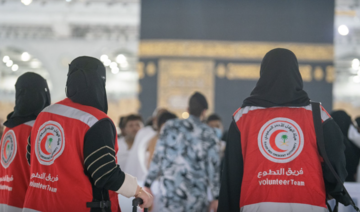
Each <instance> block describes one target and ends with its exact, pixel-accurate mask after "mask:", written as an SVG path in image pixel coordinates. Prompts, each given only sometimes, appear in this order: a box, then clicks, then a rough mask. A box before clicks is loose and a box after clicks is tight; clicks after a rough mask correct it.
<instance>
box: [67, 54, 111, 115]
mask: <svg viewBox="0 0 360 212" xmlns="http://www.w3.org/2000/svg"><path fill="white" fill-rule="evenodd" d="M105 81H106V69H105V66H104V65H103V64H102V62H101V61H100V60H98V59H96V58H93V57H87V56H82V57H78V58H76V59H74V60H73V61H72V62H71V63H70V65H69V72H68V79H67V82H66V96H67V97H68V98H69V99H71V101H73V102H75V103H79V104H82V105H87V106H92V107H95V108H97V109H99V110H101V111H103V112H104V113H107V110H108V105H107V97H106V90H105Z"/></svg>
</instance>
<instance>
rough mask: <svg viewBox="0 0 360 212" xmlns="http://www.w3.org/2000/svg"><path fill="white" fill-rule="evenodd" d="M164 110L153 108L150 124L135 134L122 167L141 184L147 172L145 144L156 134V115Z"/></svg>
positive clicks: (164, 110)
mask: <svg viewBox="0 0 360 212" xmlns="http://www.w3.org/2000/svg"><path fill="white" fill-rule="evenodd" d="M166 111H167V110H166V109H164V108H157V109H155V111H154V112H153V114H152V118H151V125H147V126H145V127H143V128H142V129H140V130H139V131H138V133H137V134H136V136H135V140H134V144H133V147H132V148H131V150H130V151H129V156H128V160H127V161H126V163H125V166H124V169H125V170H126V172H128V173H129V174H131V175H133V176H135V177H136V178H137V179H138V182H139V183H141V184H143V183H144V180H145V177H146V175H147V172H148V167H147V161H148V154H147V152H146V149H147V146H148V144H149V141H150V139H151V138H153V137H154V136H155V135H156V129H157V118H158V116H159V115H161V114H162V113H164V112H166Z"/></svg>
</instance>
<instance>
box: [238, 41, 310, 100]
mask: <svg viewBox="0 0 360 212" xmlns="http://www.w3.org/2000/svg"><path fill="white" fill-rule="evenodd" d="M309 104H310V99H309V97H308V95H307V93H306V92H305V91H304V90H303V80H302V77H301V74H300V71H299V64H298V61H297V58H296V56H295V54H294V53H293V52H292V51H290V50H288V49H282V48H277V49H273V50H271V51H269V52H268V53H266V55H265V57H264V58H263V60H262V62H261V68H260V78H259V80H258V82H257V83H256V86H255V88H254V90H253V91H252V92H251V95H250V97H248V98H246V99H245V100H244V103H243V105H242V107H245V106H261V107H274V106H306V105H309Z"/></svg>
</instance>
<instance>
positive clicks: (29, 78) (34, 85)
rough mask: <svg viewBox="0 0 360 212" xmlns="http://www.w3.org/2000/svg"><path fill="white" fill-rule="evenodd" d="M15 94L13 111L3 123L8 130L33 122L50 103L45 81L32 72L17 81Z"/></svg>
mask: <svg viewBox="0 0 360 212" xmlns="http://www.w3.org/2000/svg"><path fill="white" fill-rule="evenodd" d="M15 92H16V95H15V107H14V111H13V112H11V113H10V114H9V115H8V116H7V120H6V122H5V123H4V125H5V126H6V127H9V128H12V127H16V126H18V125H20V124H23V123H25V122H28V121H31V120H35V119H36V117H37V116H38V115H39V113H40V112H41V111H42V110H43V109H44V108H45V107H47V106H49V105H50V102H51V99H50V91H49V87H48V85H47V82H46V80H45V79H44V78H43V77H41V76H40V75H38V74H36V73H33V72H27V73H25V74H23V75H21V76H20V77H19V78H18V79H17V81H16V84H15Z"/></svg>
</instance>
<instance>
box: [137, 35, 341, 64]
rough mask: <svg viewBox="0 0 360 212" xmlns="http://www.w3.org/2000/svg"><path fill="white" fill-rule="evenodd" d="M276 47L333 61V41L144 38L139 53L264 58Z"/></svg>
mask: <svg viewBox="0 0 360 212" xmlns="http://www.w3.org/2000/svg"><path fill="white" fill-rule="evenodd" d="M275 48H287V49H289V50H291V51H293V52H294V53H295V55H296V57H297V59H298V60H299V61H319V62H320V61H321V62H332V61H333V57H334V48H333V45H332V44H311V43H280V42H279V43H276V42H247V41H246V42H240V41H239V42H231V41H197V40H190V41H189V40H142V41H141V42H140V46H139V56H140V57H141V58H147V57H198V58H212V59H237V60H261V59H262V58H263V57H264V56H265V54H266V53H267V52H268V51H270V50H271V49H275Z"/></svg>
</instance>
